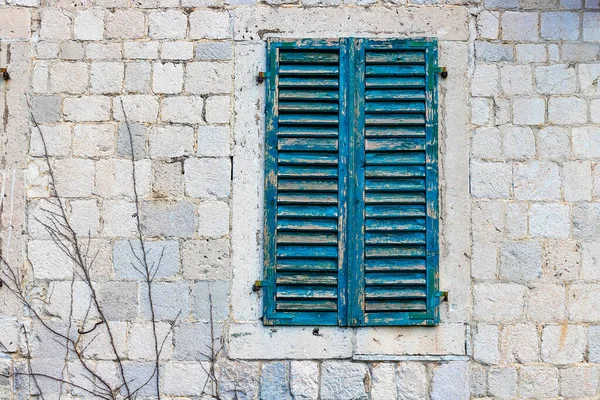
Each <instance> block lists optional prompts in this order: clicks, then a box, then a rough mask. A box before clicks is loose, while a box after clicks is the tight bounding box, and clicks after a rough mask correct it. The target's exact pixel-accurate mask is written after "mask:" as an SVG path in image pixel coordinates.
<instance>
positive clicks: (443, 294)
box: [436, 290, 448, 302]
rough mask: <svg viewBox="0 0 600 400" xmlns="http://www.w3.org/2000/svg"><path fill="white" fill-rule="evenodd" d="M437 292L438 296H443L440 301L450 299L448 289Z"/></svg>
mask: <svg viewBox="0 0 600 400" xmlns="http://www.w3.org/2000/svg"><path fill="white" fill-rule="evenodd" d="M436 294H437V296H438V297H441V300H440V302H442V301H448V291H447V290H444V291H441V292H437V293H436Z"/></svg>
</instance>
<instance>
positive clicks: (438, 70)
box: [433, 67, 448, 79]
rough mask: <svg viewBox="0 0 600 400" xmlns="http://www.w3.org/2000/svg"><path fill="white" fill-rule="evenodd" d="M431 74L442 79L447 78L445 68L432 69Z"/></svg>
mask: <svg viewBox="0 0 600 400" xmlns="http://www.w3.org/2000/svg"><path fill="white" fill-rule="evenodd" d="M433 72H435V73H436V74H440V76H441V77H442V78H443V79H446V78H447V77H448V70H447V69H446V67H433Z"/></svg>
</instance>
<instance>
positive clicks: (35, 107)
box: [31, 96, 61, 124]
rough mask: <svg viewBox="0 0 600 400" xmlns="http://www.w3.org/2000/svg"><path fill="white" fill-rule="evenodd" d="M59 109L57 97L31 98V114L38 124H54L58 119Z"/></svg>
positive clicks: (58, 98)
mask: <svg viewBox="0 0 600 400" xmlns="http://www.w3.org/2000/svg"><path fill="white" fill-rule="evenodd" d="M60 107H61V104H60V97H59V96H39V97H34V98H33V102H32V104H31V109H32V111H31V112H32V113H33V117H34V118H35V121H36V122H37V123H38V124H44V123H49V122H56V121H58V120H59V119H60Z"/></svg>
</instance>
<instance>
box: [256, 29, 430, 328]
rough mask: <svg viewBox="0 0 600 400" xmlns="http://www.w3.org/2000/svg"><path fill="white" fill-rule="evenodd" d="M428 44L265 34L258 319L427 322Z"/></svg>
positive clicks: (271, 321)
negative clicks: (262, 265)
mask: <svg viewBox="0 0 600 400" xmlns="http://www.w3.org/2000/svg"><path fill="white" fill-rule="evenodd" d="M436 60H437V48H436V43H435V41H430V40H422V41H411V40H366V39H352V38H350V39H340V40H331V41H328V40H296V41H290V42H285V41H270V42H269V44H268V63H269V65H268V74H267V87H268V88H267V121H266V122H267V123H266V152H265V154H266V157H265V170H266V180H265V254H264V256H265V280H264V282H263V286H264V291H263V293H264V296H265V297H264V299H265V300H264V321H265V324H271V325H275V324H278V325H342V326H345V325H349V326H363V325H434V324H437V323H438V322H439V313H438V305H439V296H438V295H439V293H438V287H437V269H438V176H437V174H438V172H437V151H438V148H437V114H436V113H437V95H436V75H435V72H434V70H435V68H436Z"/></svg>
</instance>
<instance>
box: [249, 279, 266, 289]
mask: <svg viewBox="0 0 600 400" xmlns="http://www.w3.org/2000/svg"><path fill="white" fill-rule="evenodd" d="M266 285H267V283H266V282H265V281H255V282H254V285H252V291H253V292H258V291H260V289H262V288H263V287H265V286H266Z"/></svg>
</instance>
